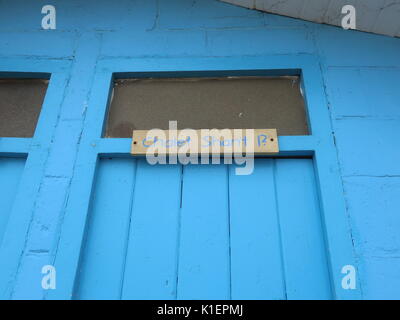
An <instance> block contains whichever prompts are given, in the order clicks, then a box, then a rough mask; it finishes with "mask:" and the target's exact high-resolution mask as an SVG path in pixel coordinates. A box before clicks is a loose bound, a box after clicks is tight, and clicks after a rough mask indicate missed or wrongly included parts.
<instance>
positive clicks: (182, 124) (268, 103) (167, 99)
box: [105, 77, 309, 138]
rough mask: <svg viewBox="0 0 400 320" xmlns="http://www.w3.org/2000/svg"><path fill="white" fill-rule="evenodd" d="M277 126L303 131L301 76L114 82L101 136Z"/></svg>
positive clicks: (286, 130) (294, 132)
mask: <svg viewBox="0 0 400 320" xmlns="http://www.w3.org/2000/svg"><path fill="white" fill-rule="evenodd" d="M170 120H176V121H177V122H178V129H185V128H191V129H213V128H216V129H224V128H231V129H246V128H254V129H262V128H277V129H278V134H279V135H307V134H308V132H309V130H308V126H307V117H306V112H305V107H304V100H303V97H302V94H301V91H300V81H299V77H224V78H146V79H143V78H142V79H118V80H115V81H114V88H113V93H112V97H111V103H110V108H109V115H108V119H107V124H106V132H105V136H106V137H109V138H127V137H131V136H132V130H140V129H142V130H146V129H153V128H160V129H168V125H169V121H170Z"/></svg>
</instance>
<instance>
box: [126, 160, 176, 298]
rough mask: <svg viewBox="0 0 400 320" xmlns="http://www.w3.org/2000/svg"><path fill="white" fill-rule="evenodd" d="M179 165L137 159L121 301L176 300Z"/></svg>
mask: <svg viewBox="0 0 400 320" xmlns="http://www.w3.org/2000/svg"><path fill="white" fill-rule="evenodd" d="M181 168H182V167H181V166H179V165H155V166H152V165H150V164H148V163H147V162H146V160H145V159H141V160H138V168H137V173H136V183H135V194H134V199H133V205H132V218H131V227H130V236H129V244H128V251H127V258H126V266H125V277H124V282H123V291H122V299H175V298H176V282H177V258H178V257H177V249H178V230H179V220H178V219H179V211H180V200H181Z"/></svg>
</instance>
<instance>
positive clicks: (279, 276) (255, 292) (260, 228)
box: [229, 159, 285, 300]
mask: <svg viewBox="0 0 400 320" xmlns="http://www.w3.org/2000/svg"><path fill="white" fill-rule="evenodd" d="M273 161H274V160H273V159H257V160H256V161H255V169H254V172H253V173H252V174H251V175H246V176H245V175H242V176H239V175H236V174H235V166H231V168H230V172H229V191H230V192H229V199H230V230H231V233H230V235H231V264H232V265H231V268H232V270H231V272H232V299H239V300H241V299H285V286H284V275H283V266H282V257H281V247H280V234H279V224H278V217H277V210H276V199H275V183H274V172H273V168H274V166H273Z"/></svg>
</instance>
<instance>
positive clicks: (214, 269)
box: [75, 159, 331, 299]
mask: <svg viewBox="0 0 400 320" xmlns="http://www.w3.org/2000/svg"><path fill="white" fill-rule="evenodd" d="M318 203H319V201H318V195H317V191H316V187H315V176H314V169H313V161H312V159H257V160H256V161H255V171H254V173H253V174H252V175H249V176H237V175H235V166H234V165H229V166H228V165H188V166H181V165H158V166H151V165H149V164H147V162H146V160H145V159H141V160H134V159H102V160H100V161H99V165H98V173H97V180H96V183H95V188H94V191H93V200H92V206H91V212H90V218H89V221H88V226H87V232H86V244H85V247H84V250H83V252H82V258H81V262H80V274H79V277H78V283H77V284H76V287H77V291H76V295H75V298H79V299H85V298H90V299H102V298H109V299H121V298H122V299H230V298H232V299H308V298H319V299H320V298H331V288H330V283H329V272H328V267H327V257H326V252H325V244H324V237H323V232H322V230H323V229H322V224H321V217H320V210H319V205H318Z"/></svg>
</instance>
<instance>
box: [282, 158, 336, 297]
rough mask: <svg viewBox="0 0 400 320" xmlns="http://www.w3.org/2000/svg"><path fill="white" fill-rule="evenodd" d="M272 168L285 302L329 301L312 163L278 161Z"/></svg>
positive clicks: (325, 262) (325, 261) (326, 267)
mask: <svg viewBox="0 0 400 320" xmlns="http://www.w3.org/2000/svg"><path fill="white" fill-rule="evenodd" d="M275 164H276V190H277V192H276V194H277V203H278V210H279V220H280V228H281V235H282V255H283V261H284V270H285V275H286V281H285V283H286V293H287V298H288V299H324V298H326V299H329V298H331V296H330V285H329V275H328V266H327V259H326V254H325V246H324V239H323V233H322V227H321V215H320V210H319V206H318V197H317V193H316V188H315V176H314V169H313V163H312V161H311V160H308V159H296V160H292V159H281V160H279V161H276V162H275Z"/></svg>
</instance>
